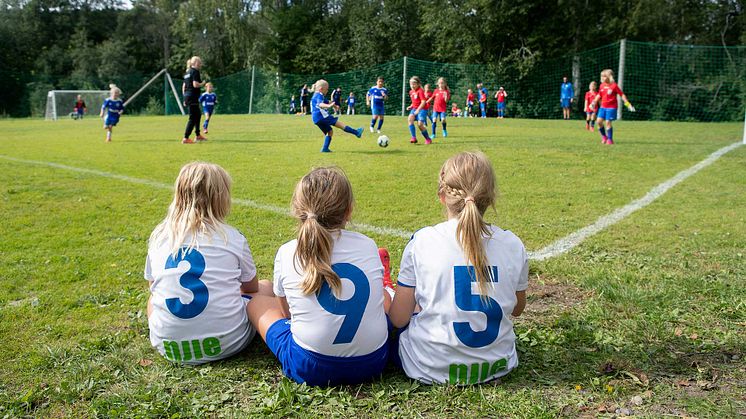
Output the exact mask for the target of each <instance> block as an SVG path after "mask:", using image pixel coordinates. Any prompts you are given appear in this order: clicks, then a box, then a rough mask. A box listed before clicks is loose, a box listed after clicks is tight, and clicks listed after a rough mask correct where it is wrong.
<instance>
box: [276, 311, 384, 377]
mask: <svg viewBox="0 0 746 419" xmlns="http://www.w3.org/2000/svg"><path fill="white" fill-rule="evenodd" d="M266 340H267V346H268V347H269V350H270V351H272V353H273V354H275V356H276V357H277V359H278V360H279V361H280V364H282V372H283V373H284V374H285V376H287V377H288V378H290V379H291V380H293V381H295V382H297V383H299V384H301V383H306V384H308V385H311V386H320V387H321V386H336V385H343V384H360V383H363V382H367V381H371V380H373V379H375V378H376V377H380V376H381V373H382V372H383V369H384V367H385V366H386V362H387V361H388V348H389V343H388V342H386V343H384V344H383V346H381V347H380V348H379V349H376V350H375V351H373V352H371V353H370V354H368V355H362V356H351V357H338V356H329V355H322V354H319V353H316V352H313V351H309V350H307V349H303V348H301V347H300V346H299V345H298V344H297V343H295V340H294V339H293V334H292V333H291V332H290V320H288V319H280V320H278V321H276V322H275V323H274V324H272V326H270V327H269V329H268V330H267V338H266Z"/></svg>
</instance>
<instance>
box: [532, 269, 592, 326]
mask: <svg viewBox="0 0 746 419" xmlns="http://www.w3.org/2000/svg"><path fill="white" fill-rule="evenodd" d="M592 295H593V291H590V290H583V289H580V288H578V287H577V286H575V285H574V284H570V283H568V282H567V281H562V280H560V279H555V278H548V277H540V278H538V279H534V278H531V279H530V280H529V288H528V296H527V304H526V310H525V311H524V312H523V315H522V316H521V317H523V318H524V319H525V320H528V321H533V322H539V323H543V322H546V321H547V320H549V319H554V318H556V317H558V316H559V315H560V314H562V313H564V312H567V311H569V310H572V309H573V307H576V306H579V305H581V304H583V302H584V301H585V300H587V299H588V298H590V297H591V296H592Z"/></svg>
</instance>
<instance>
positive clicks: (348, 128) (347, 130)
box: [345, 125, 357, 136]
mask: <svg viewBox="0 0 746 419" xmlns="http://www.w3.org/2000/svg"><path fill="white" fill-rule="evenodd" d="M345 132H346V133H348V134H352V135H355V136H357V130H355V129H354V128H352V127H350V126H349V125H345Z"/></svg>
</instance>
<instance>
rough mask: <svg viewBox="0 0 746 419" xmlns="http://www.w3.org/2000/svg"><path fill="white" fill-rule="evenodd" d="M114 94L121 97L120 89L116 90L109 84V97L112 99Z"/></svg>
mask: <svg viewBox="0 0 746 419" xmlns="http://www.w3.org/2000/svg"><path fill="white" fill-rule="evenodd" d="M115 93H116V94H118V95H121V94H122V89H120V88H118V87H117V85H116V84H114V83H111V84H110V85H109V95H111V96H112V97H113V96H114V94H115Z"/></svg>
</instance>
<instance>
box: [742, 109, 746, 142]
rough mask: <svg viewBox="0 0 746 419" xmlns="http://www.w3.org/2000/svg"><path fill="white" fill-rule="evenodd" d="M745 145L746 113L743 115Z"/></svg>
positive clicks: (744, 140) (745, 140) (745, 139)
mask: <svg viewBox="0 0 746 419" xmlns="http://www.w3.org/2000/svg"><path fill="white" fill-rule="evenodd" d="M743 143H744V144H746V111H744V113H743Z"/></svg>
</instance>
